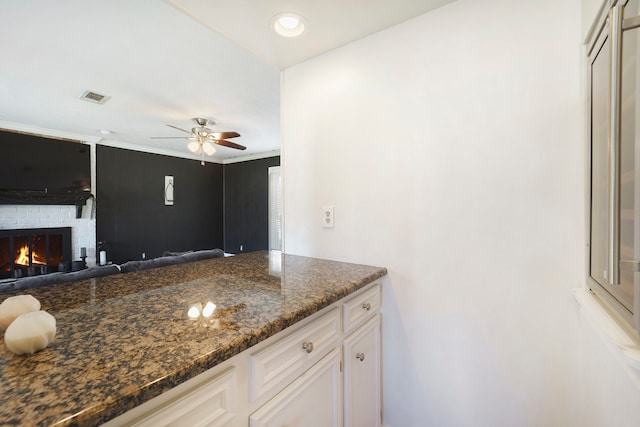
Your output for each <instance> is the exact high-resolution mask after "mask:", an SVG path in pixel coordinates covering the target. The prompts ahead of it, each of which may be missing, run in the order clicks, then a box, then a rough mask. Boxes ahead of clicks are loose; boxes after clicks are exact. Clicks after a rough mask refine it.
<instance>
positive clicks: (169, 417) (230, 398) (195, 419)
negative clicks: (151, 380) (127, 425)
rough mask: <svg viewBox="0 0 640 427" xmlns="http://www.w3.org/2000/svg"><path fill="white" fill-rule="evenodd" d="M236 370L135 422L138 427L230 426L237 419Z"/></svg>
mask: <svg viewBox="0 0 640 427" xmlns="http://www.w3.org/2000/svg"><path fill="white" fill-rule="evenodd" d="M237 381H238V380H237V376H236V371H235V369H233V370H230V371H229V372H227V373H225V374H223V375H221V376H220V377H218V378H216V379H215V380H212V381H210V382H209V383H207V384H205V385H203V386H202V387H200V388H198V389H196V390H193V391H191V392H189V393H187V394H185V395H184V396H182V397H180V398H179V399H177V400H176V401H174V402H171V403H168V404H166V405H164V406H163V407H162V408H161V409H159V410H156V411H155V412H153V413H152V414H150V415H147V416H145V417H144V418H142V419H139V420H138V421H137V422H134V423H133V425H134V426H136V427H158V426H167V427H181V426H184V427H187V426H188V427H231V426H233V425H234V423H235V422H236V412H237V410H238V409H237V406H238V405H237Z"/></svg>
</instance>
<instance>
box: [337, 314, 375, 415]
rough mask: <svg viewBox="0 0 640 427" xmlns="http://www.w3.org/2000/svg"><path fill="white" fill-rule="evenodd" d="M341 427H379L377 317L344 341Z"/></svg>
mask: <svg viewBox="0 0 640 427" xmlns="http://www.w3.org/2000/svg"><path fill="white" fill-rule="evenodd" d="M343 346H344V427H379V426H380V315H375V316H374V317H373V318H372V319H370V320H369V321H368V322H367V323H365V324H364V325H363V326H361V327H360V328H358V329H357V330H356V331H355V332H354V333H352V334H351V335H349V336H348V337H347V338H346V339H345V340H344V344H343Z"/></svg>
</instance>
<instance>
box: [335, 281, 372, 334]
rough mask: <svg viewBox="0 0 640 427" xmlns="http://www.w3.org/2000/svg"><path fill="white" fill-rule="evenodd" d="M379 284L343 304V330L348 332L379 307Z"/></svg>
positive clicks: (370, 316) (368, 317) (364, 320)
mask: <svg viewBox="0 0 640 427" xmlns="http://www.w3.org/2000/svg"><path fill="white" fill-rule="evenodd" d="M380 302H381V297H380V284H379V283H376V284H374V285H373V286H372V287H371V288H370V289H368V290H366V291H365V292H363V293H361V294H358V295H356V296H355V297H353V298H351V299H350V300H348V301H347V302H345V303H344V304H343V310H344V332H345V333H349V332H351V331H353V330H354V329H355V328H357V327H358V326H360V325H362V324H363V323H364V322H366V321H367V320H369V319H370V318H372V317H373V316H374V315H375V314H376V313H377V312H378V310H379V309H380Z"/></svg>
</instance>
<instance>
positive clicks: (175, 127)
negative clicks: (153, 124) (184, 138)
mask: <svg viewBox="0 0 640 427" xmlns="http://www.w3.org/2000/svg"><path fill="white" fill-rule="evenodd" d="M167 126H169V127H170V128H174V129H178V130H180V131H182V132H185V133H188V134H189V135H191V131H188V130H185V129H182V128H179V127H177V126H173V125H167Z"/></svg>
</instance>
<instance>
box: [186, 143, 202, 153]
mask: <svg viewBox="0 0 640 427" xmlns="http://www.w3.org/2000/svg"><path fill="white" fill-rule="evenodd" d="M187 148H188V149H189V151H191V152H192V153H194V154H198V151H200V143H199V142H198V141H190V142H189V143H188V144H187Z"/></svg>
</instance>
